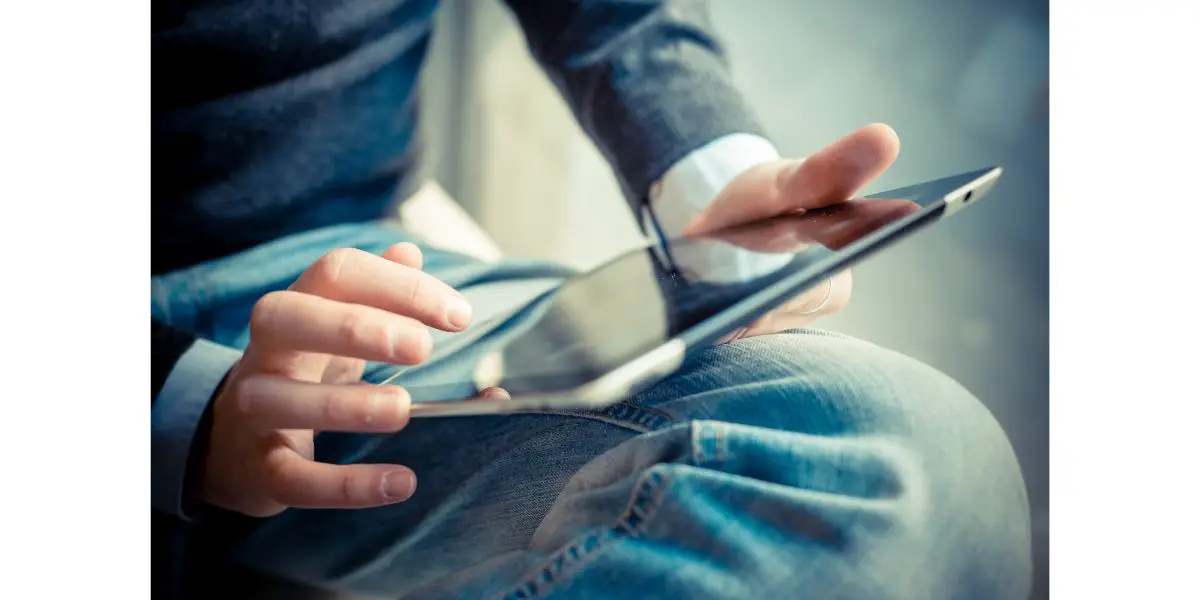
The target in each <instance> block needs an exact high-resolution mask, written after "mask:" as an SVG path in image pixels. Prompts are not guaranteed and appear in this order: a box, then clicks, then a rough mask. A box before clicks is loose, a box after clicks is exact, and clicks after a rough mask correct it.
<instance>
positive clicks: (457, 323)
mask: <svg viewBox="0 0 1200 600" xmlns="http://www.w3.org/2000/svg"><path fill="white" fill-rule="evenodd" d="M401 252H406V251H405V250H401ZM293 289H295V290H296V291H299V292H305V293H308V294H312V295H315V296H321V297H324V298H328V299H330V300H338V301H341V302H351V303H354V304H363V305H366V306H373V307H375V308H379V309H382V310H386V311H388V312H392V313H396V314H398V315H405V316H409V317H412V318H414V319H417V320H418V321H421V322H422V323H425V324H426V325H429V326H430V327H437V328H438V329H443V330H446V331H460V330H462V329H464V328H466V326H467V325H468V324H470V322H471V305H470V304H468V303H467V301H466V299H465V298H463V297H462V295H461V294H459V293H458V292H456V291H454V289H453V288H451V287H450V286H448V285H446V284H445V283H442V282H441V281H438V279H437V278H436V277H433V276H432V275H429V274H428V273H425V272H423V271H421V270H419V269H414V268H412V267H407V266H404V265H402V264H399V263H396V262H393V261H391V260H387V259H385V258H383V257H382V256H376V255H374V254H371V253H369V252H363V251H362V250H356V249H353V248H343V249H339V250H334V251H332V252H330V253H328V254H326V255H325V256H323V257H321V258H320V259H318V260H317V262H315V263H313V264H312V266H310V267H309V268H308V269H307V270H305V271H304V273H303V274H301V275H300V278H299V279H297V280H296V283H295V284H294V285H293Z"/></svg>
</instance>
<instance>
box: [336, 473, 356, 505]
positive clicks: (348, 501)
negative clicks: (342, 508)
mask: <svg viewBox="0 0 1200 600" xmlns="http://www.w3.org/2000/svg"><path fill="white" fill-rule="evenodd" d="M354 487H355V486H354V476H353V475H351V474H350V473H343V474H342V485H341V491H340V492H339V495H340V497H341V501H342V504H344V505H346V506H353V505H354V504H355V502H354V498H355V495H354Z"/></svg>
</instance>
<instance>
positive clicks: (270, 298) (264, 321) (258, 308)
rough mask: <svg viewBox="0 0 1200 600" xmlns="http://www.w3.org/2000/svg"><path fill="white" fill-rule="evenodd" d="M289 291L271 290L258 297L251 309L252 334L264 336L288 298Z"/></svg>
mask: <svg viewBox="0 0 1200 600" xmlns="http://www.w3.org/2000/svg"><path fill="white" fill-rule="evenodd" d="M287 294H288V292H271V293H269V294H266V295H265V296H263V297H261V298H259V299H258V301H257V302H255V303H254V308H253V309H251V311H250V336H251V337H255V336H262V335H265V334H267V333H268V332H269V331H270V329H271V323H272V322H273V321H274V319H275V316H276V314H277V313H278V312H279V309H280V305H281V304H283V303H284V302H285V301H286V300H285V298H286V296H287Z"/></svg>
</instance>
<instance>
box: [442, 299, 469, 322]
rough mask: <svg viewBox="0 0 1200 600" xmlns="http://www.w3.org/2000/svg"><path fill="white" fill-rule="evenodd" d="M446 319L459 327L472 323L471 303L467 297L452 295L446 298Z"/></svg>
mask: <svg viewBox="0 0 1200 600" xmlns="http://www.w3.org/2000/svg"><path fill="white" fill-rule="evenodd" d="M446 320H447V321H449V322H450V324H451V325H453V326H454V327H457V328H458V329H465V328H466V327H467V325H470V324H471V305H470V303H468V302H467V299H466V298H463V297H461V296H450V297H449V298H447V299H446Z"/></svg>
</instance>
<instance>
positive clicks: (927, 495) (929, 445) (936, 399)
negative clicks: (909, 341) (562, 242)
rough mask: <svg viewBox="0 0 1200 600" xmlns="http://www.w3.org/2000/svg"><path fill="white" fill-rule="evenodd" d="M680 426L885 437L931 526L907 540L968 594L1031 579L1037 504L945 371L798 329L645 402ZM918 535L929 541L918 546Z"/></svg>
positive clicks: (694, 370)
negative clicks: (907, 470)
mask: <svg viewBox="0 0 1200 600" xmlns="http://www.w3.org/2000/svg"><path fill="white" fill-rule="evenodd" d="M637 401H638V402H641V403H645V404H646V405H647V406H650V407H652V408H653V409H654V410H658V411H662V412H664V413H666V414H668V415H670V416H671V418H672V420H673V421H675V422H679V421H685V420H691V419H711V420H718V421H725V422H731V423H740V424H747V425H754V426H759V427H770V428H773V429H779V430H786V431H792V432H796V433H803V434H809V435H820V436H833V437H837V438H846V437H849V438H856V437H857V438H863V439H873V440H874V439H887V440H889V441H890V442H891V443H893V444H895V445H896V446H898V447H900V448H903V449H904V450H905V453H906V454H907V455H909V456H911V457H912V461H913V463H914V464H915V465H916V476H914V477H910V481H909V482H907V483H906V485H919V486H922V487H923V488H924V489H923V490H922V492H923V493H922V494H921V497H922V499H923V500H922V501H923V502H925V503H926V504H927V506H926V507H925V510H922V511H920V512H921V514H925V515H928V518H927V519H925V520H924V521H921V522H917V523H912V524H911V529H910V530H909V531H908V532H907V533H905V535H910V536H914V541H913V543H914V544H915V545H916V548H922V549H923V551H925V552H927V553H929V556H930V557H931V560H935V561H936V563H937V565H936V566H935V565H933V564H931V565H929V567H928V568H929V569H930V570H938V569H945V577H942V578H941V580H942V581H957V582H958V583H956V584H954V585H961V586H962V590H963V591H966V590H972V593H977V590H979V589H994V590H996V592H997V594H998V595H997V596H996V597H1020V596H1021V594H1022V593H1024V592H1023V590H1025V589H1026V586H1028V583H1029V580H1030V577H1031V569H1032V565H1031V542H1030V524H1029V505H1028V499H1027V496H1026V491H1025V485H1024V481H1023V478H1022V475H1021V471H1020V467H1019V465H1018V463H1017V459H1016V456H1015V453H1014V452H1013V450H1012V446H1011V444H1010V442H1009V441H1008V438H1007V436H1006V435H1005V433H1004V431H1003V429H1002V428H1001V427H1000V425H999V423H998V422H997V421H996V420H995V418H994V417H993V415H992V414H991V412H990V411H988V409H987V408H986V407H985V406H984V405H983V404H982V403H981V402H980V401H979V400H978V399H977V398H976V397H975V396H974V395H973V394H971V393H970V392H969V391H967V390H966V389H965V388H964V387H963V386H962V385H960V384H959V383H958V382H956V381H954V380H953V379H952V378H950V377H949V376H947V375H946V374H944V373H942V372H940V371H938V370H936V369H934V368H932V367H930V366H928V365H926V364H924V363H921V362H920V361H917V360H915V359H913V358H911V357H908V356H905V355H902V354H900V353H897V352H894V351H891V350H888V349H885V348H882V347H880V346H877V345H874V344H871V343H868V342H864V341H862V340H858V339H854V338H851V337H848V336H843V335H839V334H832V333H827V332H821V331H814V330H796V331H791V332H786V333H781V334H776V335H770V336H761V337H757V338H751V339H746V340H741V341H739V342H736V343H733V344H727V345H724V346H718V347H714V348H711V349H708V350H705V351H703V352H700V353H697V354H696V355H695V356H693V357H690V358H689V360H688V362H687V364H685V367H684V368H683V369H682V370H681V371H680V373H678V374H677V375H676V376H674V377H672V378H670V379H668V380H666V381H664V382H663V383H662V384H660V385H659V386H656V387H655V388H653V389H651V390H649V391H648V392H647V393H646V394H643V395H642V396H641V397H639V398H638V399H637ZM916 538H920V539H919V540H917V539H916Z"/></svg>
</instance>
